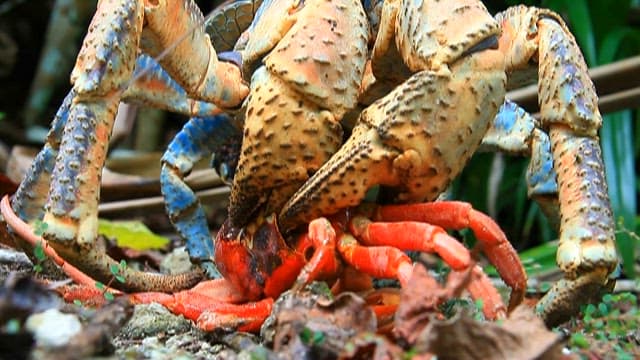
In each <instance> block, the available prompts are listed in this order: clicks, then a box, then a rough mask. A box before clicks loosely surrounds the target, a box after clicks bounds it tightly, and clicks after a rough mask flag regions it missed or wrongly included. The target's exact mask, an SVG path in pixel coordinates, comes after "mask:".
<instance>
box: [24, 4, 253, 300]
mask: <svg viewBox="0 0 640 360" xmlns="http://www.w3.org/2000/svg"><path fill="white" fill-rule="evenodd" d="M201 22H202V14H201V13H200V12H199V10H198V9H197V7H196V6H195V4H194V3H193V2H191V1H187V0H184V1H170V2H167V1H154V2H151V1H134V0H119V1H111V2H108V1H101V2H99V4H98V8H97V11H96V14H95V16H94V18H93V20H92V24H91V26H90V31H89V33H88V35H87V36H86V38H85V40H84V42H83V46H82V50H81V51H80V54H79V56H78V60H77V62H76V66H75V68H74V71H73V73H72V76H71V78H72V81H73V83H74V90H73V95H72V99H71V100H70V102H71V104H70V105H69V108H68V111H66V112H65V114H66V116H65V117H66V118H67V119H65V121H63V122H65V124H64V125H63V126H64V130H63V131H62V134H61V136H60V137H58V138H57V139H55V143H53V142H52V144H53V145H52V148H54V147H56V146H58V144H59V151H58V154H57V157H56V162H55V166H53V165H52V173H51V176H50V178H51V183H50V185H49V193H48V198H47V201H46V204H45V206H44V208H45V209H46V211H45V213H44V216H43V217H42V218H41V217H40V214H36V216H35V217H29V218H27V219H28V220H29V221H34V220H36V219H42V221H43V222H44V223H46V224H47V228H46V229H45V231H44V233H43V237H44V238H45V239H47V241H48V243H49V245H50V246H52V247H53V248H55V250H56V251H57V253H58V254H59V255H60V256H61V257H63V258H64V259H65V260H66V261H67V262H71V263H73V264H74V265H75V266H76V267H78V268H79V269H81V270H82V271H84V272H85V273H87V274H90V275H91V276H92V277H94V278H96V279H98V280H100V281H102V282H108V280H109V279H110V278H111V277H112V274H111V272H110V270H109V268H110V267H111V266H113V265H117V264H116V263H115V262H114V261H113V259H111V258H109V257H107V256H106V255H105V252H104V244H100V243H97V242H96V239H97V223H98V221H97V216H98V214H97V206H98V200H99V189H100V186H99V184H100V178H101V172H102V168H103V166H104V162H105V157H106V152H107V144H108V141H109V137H110V134H111V129H112V127H113V121H114V117H115V111H116V109H117V106H118V104H119V102H120V100H121V98H122V95H123V92H124V91H125V90H126V88H127V86H128V84H129V83H130V80H131V79H132V76H133V70H134V65H135V63H136V58H137V53H138V50H139V46H141V47H142V50H143V51H145V52H147V53H149V54H150V55H152V56H157V55H159V54H160V53H161V52H163V51H164V50H165V49H168V48H169V47H170V46H172V44H177V45H176V46H175V47H174V48H171V50H170V51H168V52H166V54H164V55H165V56H163V57H162V58H161V59H160V63H161V64H162V66H163V68H164V69H165V70H166V71H167V72H168V73H169V74H170V75H171V76H172V77H173V78H174V79H175V80H176V81H177V82H178V83H179V84H180V86H181V87H182V88H184V89H185V90H186V92H187V93H188V94H189V95H190V97H192V98H194V99H202V100H205V101H207V102H213V103H215V104H216V105H217V106H220V107H222V108H224V107H235V106H237V105H239V104H240V102H241V101H242V100H243V99H244V98H245V97H246V95H247V93H248V88H247V86H246V85H245V83H244V82H243V80H242V78H241V76H240V70H239V68H238V67H237V66H235V65H233V64H228V63H222V62H219V61H218V59H217V56H216V54H215V50H214V49H213V48H212V47H211V43H210V42H209V40H208V36H207V35H206V34H205V33H204V32H203V30H202V28H201V27H199V25H200V24H201ZM143 25H144V27H145V41H141V36H142V28H143ZM187 32H190V35H191V36H188V37H187V38H185V39H181V38H180V37H181V36H183V35H184V34H186V33H187ZM147 35H150V36H148V37H147ZM183 40H184V41H183ZM184 59H189V61H186V62H184V61H183V60H184ZM183 62H184V63H183ZM54 152H55V151H52V152H50V153H51V154H53V153H54ZM50 165H51V164H50ZM38 177H39V179H36V180H35V181H36V182H39V183H47V182H48V178H49V174H48V173H47V171H46V170H45V171H43V172H42V173H41V174H40V175H39V176H38ZM23 184H24V185H25V186H27V187H28V184H27V183H26V182H23ZM32 190H33V188H32ZM38 190H41V189H38ZM45 193H46V192H45ZM18 201H27V202H30V198H28V197H27V198H24V197H23V198H20V199H18ZM123 275H124V277H125V279H126V281H125V283H122V284H120V283H118V284H117V285H118V286H119V287H122V289H123V290H158V289H162V290H164V291H176V290H179V289H183V288H187V287H190V286H192V285H193V284H194V283H195V282H197V281H198V280H199V279H200V278H201V273H199V272H198V273H191V274H189V275H185V276H179V277H172V276H163V275H158V274H150V273H145V272H139V271H134V270H133V269H130V268H126V269H124V274H123Z"/></svg>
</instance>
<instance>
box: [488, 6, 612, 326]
mask: <svg viewBox="0 0 640 360" xmlns="http://www.w3.org/2000/svg"><path fill="white" fill-rule="evenodd" d="M496 18H497V19H498V21H500V22H501V23H502V28H503V35H502V37H501V39H500V49H501V51H503V52H504V53H505V55H506V56H507V58H508V59H509V61H508V64H507V70H508V71H513V72H517V71H518V70H519V69H523V68H527V64H529V63H530V62H531V61H532V60H533V61H536V62H538V63H539V79H540V81H539V84H538V88H539V93H540V96H539V102H540V114H541V122H542V125H543V126H545V127H547V128H549V129H550V130H549V133H550V138H551V149H552V152H553V162H554V168H555V169H557V173H558V174H557V175H558V177H557V182H558V189H559V192H558V196H559V203H560V214H561V224H560V245H559V247H558V253H557V261H558V265H559V266H560V268H561V269H562V270H563V271H564V272H565V275H566V279H565V280H564V281H562V282H560V283H558V284H556V286H554V287H553V288H552V290H551V291H550V292H549V293H548V294H547V296H545V298H543V299H542V300H541V301H540V303H539V304H538V311H539V312H540V313H541V315H542V317H543V318H544V319H545V322H546V323H547V324H549V325H553V324H557V323H558V322H561V321H562V320H563V319H566V318H568V317H569V316H571V315H573V314H575V313H576V312H577V311H578V310H579V305H580V304H583V303H585V300H593V299H594V298H595V297H597V296H598V295H599V291H594V288H595V289H597V288H599V289H607V288H609V287H611V286H612V284H613V281H612V280H610V279H609V278H608V274H610V273H611V272H612V271H613V269H614V268H615V266H616V264H617V254H616V247H615V241H614V222H613V215H612V212H611V207H610V204H609V198H608V195H607V187H606V181H605V178H604V165H603V163H602V157H601V154H600V147H599V145H598V137H597V132H598V129H599V128H600V126H601V124H602V118H601V116H600V112H599V110H598V106H597V97H596V93H595V90H594V86H593V83H592V82H591V80H590V79H589V77H588V75H587V66H586V64H585V62H584V59H583V58H582V55H581V53H580V50H579V48H578V46H577V44H576V42H575V39H574V38H573V36H572V35H571V33H570V32H569V30H568V29H567V27H566V25H565V24H564V22H563V21H562V19H561V18H560V16H558V15H557V14H555V13H553V12H550V11H547V10H542V9H536V8H527V7H524V6H521V7H514V8H510V9H507V10H506V11H505V12H503V13H501V14H498V15H497V17H496Z"/></svg>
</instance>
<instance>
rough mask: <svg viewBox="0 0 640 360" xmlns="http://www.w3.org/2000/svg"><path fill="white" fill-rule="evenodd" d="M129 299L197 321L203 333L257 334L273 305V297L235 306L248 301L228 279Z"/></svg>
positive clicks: (133, 296) (137, 294)
mask: <svg viewBox="0 0 640 360" xmlns="http://www.w3.org/2000/svg"><path fill="white" fill-rule="evenodd" d="M130 298H131V301H132V302H133V303H136V304H143V303H144V304H147V303H152V302H157V303H159V304H161V305H163V306H165V307H166V308H167V309H169V310H170V311H171V312H173V313H174V314H179V315H183V316H184V317H186V318H187V319H190V320H193V321H196V323H197V325H198V327H200V328H201V329H203V330H204V331H212V330H214V329H220V328H223V329H236V330H239V331H248V332H256V331H258V330H260V326H261V325H262V323H263V322H264V320H265V319H266V318H267V316H269V314H270V313H271V308H272V306H273V299H272V298H266V299H263V300H260V301H255V302H247V303H243V304H236V303H239V302H242V301H244V300H245V298H244V297H243V296H242V295H240V293H239V292H238V291H237V290H236V289H235V288H233V286H232V285H231V283H229V282H228V281H227V280H225V279H216V280H210V281H204V282H201V283H199V284H198V285H196V286H195V287H194V288H193V289H190V290H185V291H180V292H178V293H175V294H165V293H159V292H144V293H136V294H132V295H130Z"/></svg>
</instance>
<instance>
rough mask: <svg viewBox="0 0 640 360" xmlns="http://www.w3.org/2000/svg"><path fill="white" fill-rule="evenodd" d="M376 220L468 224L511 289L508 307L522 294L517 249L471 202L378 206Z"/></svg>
mask: <svg viewBox="0 0 640 360" xmlns="http://www.w3.org/2000/svg"><path fill="white" fill-rule="evenodd" d="M376 220H379V221H420V222H426V223H430V224H434V225H438V226H442V227H443V228H446V229H456V230H459V229H464V228H470V229H471V230H472V231H473V233H474V234H475V236H476V238H477V239H478V240H479V241H480V243H481V244H482V246H483V248H484V253H485V254H486V256H487V258H488V259H489V261H490V262H491V263H492V264H493V265H494V266H495V267H496V269H497V270H498V272H499V273H500V276H501V277H502V279H503V280H504V282H505V283H506V284H507V285H509V286H510V287H511V289H512V293H511V299H510V301H509V308H510V309H512V308H513V307H514V306H515V305H517V304H519V303H520V302H521V301H522V299H523V298H524V293H525V291H526V286H527V274H526V273H525V271H524V267H523V266H522V263H521V262H520V258H519V257H518V253H517V252H516V250H515V249H514V248H513V246H512V245H511V243H510V242H509V240H507V237H506V235H505V234H504V232H502V230H501V229H500V227H499V226H498V224H496V223H495V221H493V219H491V218H490V217H489V216H487V215H485V214H483V213H481V212H479V211H477V210H475V209H473V208H472V207H471V204H469V203H465V202H459V201H437V202H432V203H421V204H408V205H387V206H380V207H379V208H378V211H377V214H376ZM447 246H448V245H447ZM452 267H453V266H452Z"/></svg>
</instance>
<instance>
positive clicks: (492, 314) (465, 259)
mask: <svg viewBox="0 0 640 360" xmlns="http://www.w3.org/2000/svg"><path fill="white" fill-rule="evenodd" d="M351 224H352V225H351V231H352V232H353V234H354V235H355V236H357V237H358V239H360V242H362V243H363V244H365V245H367V246H362V245H359V244H358V242H357V241H356V240H355V238H353V237H351V236H346V235H345V236H343V237H342V238H341V239H340V242H339V243H338V246H339V250H340V253H341V254H342V255H343V256H344V257H345V258H346V260H347V261H348V262H350V263H351V262H354V263H353V265H354V266H355V267H356V268H358V269H362V271H365V272H369V271H372V272H374V273H375V275H374V276H378V277H387V278H389V277H391V278H393V277H397V278H398V280H400V284H401V285H402V286H406V285H407V284H408V282H409V278H410V276H411V274H412V271H413V265H412V263H411V260H410V259H409V257H408V256H407V255H406V254H405V253H404V252H403V251H402V250H413V251H423V252H435V253H437V254H438V255H440V257H442V259H443V260H444V261H445V262H446V263H447V264H449V266H451V268H452V269H453V270H454V272H461V273H462V272H465V271H466V270H468V269H469V268H470V267H473V269H472V277H471V279H470V283H469V286H468V287H467V289H468V290H469V292H470V293H471V296H472V297H473V298H474V299H482V300H483V302H484V303H483V312H484V314H485V316H486V317H487V318H488V319H495V318H498V317H501V316H502V315H504V311H505V308H504V305H503V303H502V299H501V297H500V294H499V293H498V291H497V290H496V289H495V287H494V286H493V284H492V283H491V280H490V279H489V278H488V277H487V275H486V274H485V273H484V272H483V271H482V269H481V268H479V267H477V266H474V265H473V263H472V261H471V256H470V254H469V250H468V249H467V248H466V247H464V246H463V245H462V244H460V242H458V240H456V239H455V238H453V237H451V236H449V235H448V234H447V233H446V232H445V231H444V230H443V229H442V228H440V227H438V226H434V225H431V224H427V223H422V222H412V221H403V222H395V223H382V222H371V221H370V220H369V219H366V218H364V217H361V216H359V217H356V218H354V219H353V220H352V222H351Z"/></svg>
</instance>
